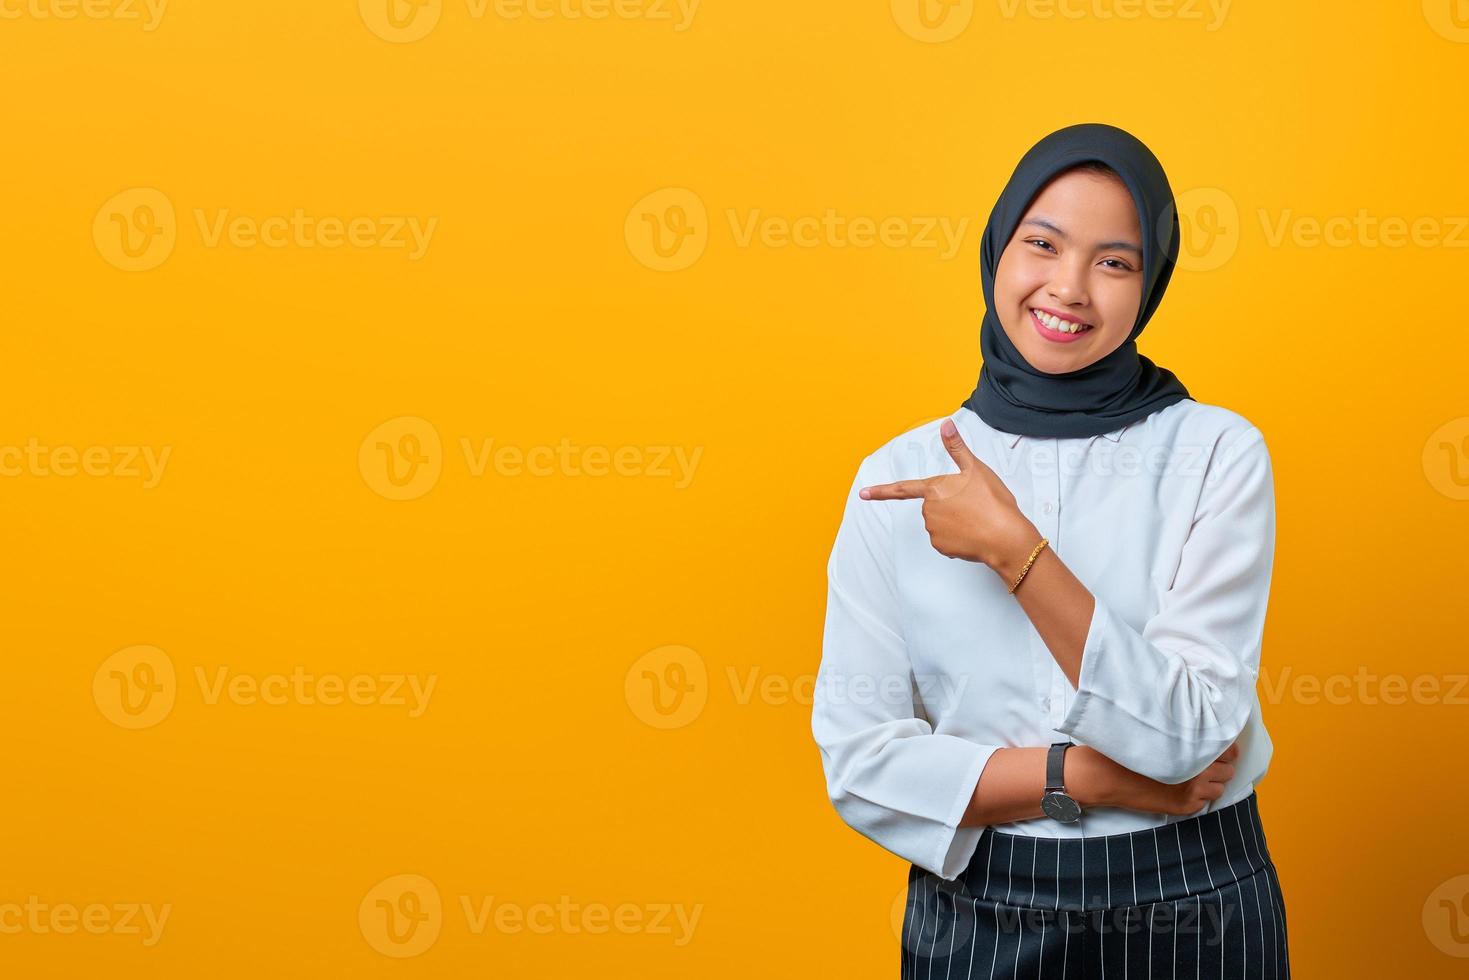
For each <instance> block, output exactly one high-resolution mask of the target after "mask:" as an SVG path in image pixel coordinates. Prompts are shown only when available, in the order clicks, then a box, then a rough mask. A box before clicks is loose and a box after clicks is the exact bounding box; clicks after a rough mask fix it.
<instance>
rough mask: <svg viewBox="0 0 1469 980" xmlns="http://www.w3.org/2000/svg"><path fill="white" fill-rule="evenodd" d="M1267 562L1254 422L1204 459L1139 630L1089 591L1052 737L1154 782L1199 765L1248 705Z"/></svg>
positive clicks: (1224, 743) (1271, 507) (1269, 533)
mask: <svg viewBox="0 0 1469 980" xmlns="http://www.w3.org/2000/svg"><path fill="white" fill-rule="evenodd" d="M1274 556H1275V488H1274V477H1273V474H1272V469H1271V462H1270V454H1269V451H1268V449H1267V448H1266V445H1265V440H1264V436H1263V435H1261V433H1260V431H1259V429H1258V428H1255V427H1253V426H1251V427H1250V428H1249V429H1248V430H1247V431H1246V432H1244V433H1243V434H1242V435H1240V436H1237V437H1235V439H1233V440H1232V441H1231V442H1230V444H1229V446H1228V447H1227V448H1225V449H1224V450H1222V451H1216V454H1215V458H1214V459H1212V460H1211V462H1210V466H1209V470H1208V471H1207V472H1206V474H1205V478H1204V487H1203V490H1202V491H1201V493H1200V495H1199V504H1198V506H1197V509H1196V511H1195V516H1194V522H1193V525H1192V527H1191V528H1190V530H1189V534H1188V537H1187V539H1186V540H1185V542H1184V546H1183V554H1182V558H1181V560H1180V564H1179V566H1178V570H1177V573H1176V575H1175V576H1174V580H1173V583H1172V585H1171V586H1170V587H1169V589H1168V591H1167V592H1166V593H1165V594H1164V595H1163V599H1162V604H1161V608H1160V609H1159V611H1158V613H1157V614H1156V615H1155V616H1153V617H1152V618H1151V619H1149V620H1148V621H1147V622H1146V623H1145V624H1144V625H1143V628H1142V631H1141V632H1138V631H1137V630H1135V629H1133V628H1132V627H1131V626H1130V625H1128V624H1127V623H1126V622H1124V621H1123V620H1122V618H1121V617H1120V616H1119V615H1118V614H1117V613H1116V611H1115V610H1114V609H1112V608H1111V606H1109V605H1108V603H1107V602H1106V601H1105V600H1104V599H1103V598H1102V597H1101V596H1100V595H1095V592H1094V597H1095V599H1096V608H1095V610H1094V612H1093V614H1092V619H1091V623H1090V626H1089V628H1088V631H1087V636H1086V642H1085V645H1084V647H1083V649H1082V660H1081V673H1080V675H1079V677H1078V681H1079V683H1078V685H1077V691H1076V700H1075V702H1074V703H1073V704H1072V706H1071V710H1070V711H1068V712H1067V714H1066V717H1065V718H1064V719H1063V720H1062V721H1061V724H1060V725H1059V726H1057V727H1058V730H1059V731H1062V732H1064V733H1066V734H1068V735H1070V736H1072V738H1073V739H1074V740H1075V741H1076V742H1078V743H1081V744H1084V745H1089V746H1091V747H1092V748H1095V749H1096V750H1097V751H1099V752H1101V753H1102V754H1103V755H1105V756H1107V757H1108V758H1110V759H1112V760H1114V761H1115V762H1118V763H1120V764H1121V765H1123V766H1126V767H1127V768H1129V769H1131V770H1133V771H1134V772H1139V773H1142V774H1143V775H1145V776H1149V777H1151V778H1153V779H1156V780H1158V781H1160V782H1164V783H1170V784H1177V783H1182V782H1185V781H1187V780H1189V779H1192V778H1193V777H1194V776H1196V775H1198V774H1199V773H1200V772H1203V771H1204V770H1205V769H1206V768H1208V766H1209V764H1210V763H1212V762H1213V761H1214V760H1215V759H1216V758H1218V756H1219V755H1220V754H1221V753H1223V752H1224V750H1225V749H1227V748H1229V746H1230V745H1231V744H1233V742H1234V741H1235V739H1237V738H1238V737H1239V735H1240V733H1241V732H1242V731H1243V730H1244V727H1245V724H1246V722H1248V721H1249V717H1250V712H1251V711H1252V710H1253V709H1254V704H1255V681H1256V678H1257V677H1258V675H1259V672H1260V645H1261V638H1262V636H1263V634H1264V630H1265V608H1266V604H1267V601H1268V599H1269V593H1270V577H1271V571H1272V566H1273V563H1274Z"/></svg>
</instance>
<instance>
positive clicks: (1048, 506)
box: [1041, 500, 1055, 514]
mask: <svg viewBox="0 0 1469 980" xmlns="http://www.w3.org/2000/svg"><path fill="white" fill-rule="evenodd" d="M1054 509H1055V508H1054V507H1053V506H1052V505H1051V502H1050V501H1049V500H1047V501H1046V502H1045V503H1043V504H1041V512H1042V513H1045V514H1049V513H1050V512H1051V511H1052V510H1054Z"/></svg>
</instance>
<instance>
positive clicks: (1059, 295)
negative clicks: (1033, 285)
mask: <svg viewBox="0 0 1469 980" xmlns="http://www.w3.org/2000/svg"><path fill="white" fill-rule="evenodd" d="M1087 271H1088V267H1087V265H1086V259H1085V257H1084V256H1081V255H1075V254H1073V255H1071V256H1069V257H1068V258H1067V259H1066V261H1064V262H1060V263H1058V264H1057V268H1056V274H1055V275H1054V276H1052V277H1051V287H1050V288H1051V295H1052V296H1054V297H1056V301H1057V302H1058V303H1062V304H1065V305H1067V306H1085V305H1086V304H1087V299H1088V297H1087V292H1086V277H1087Z"/></svg>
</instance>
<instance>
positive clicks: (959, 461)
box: [859, 419, 1040, 571]
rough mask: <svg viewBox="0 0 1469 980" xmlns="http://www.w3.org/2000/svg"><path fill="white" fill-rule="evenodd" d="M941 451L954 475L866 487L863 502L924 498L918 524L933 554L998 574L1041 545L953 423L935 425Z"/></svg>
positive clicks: (1010, 495)
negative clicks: (945, 453) (954, 467)
mask: <svg viewBox="0 0 1469 980" xmlns="http://www.w3.org/2000/svg"><path fill="white" fill-rule="evenodd" d="M939 432H940V434H941V435H942V436H943V440H944V447H945V448H946V449H947V450H948V452H949V456H950V457H952V458H953V460H954V463H955V464H956V465H957V466H958V467H959V472H958V473H946V474H941V475H939V476H930V477H927V478H925V479H921V480H899V481H898V482H896V483H883V484H879V485H878V486H874V487H865V488H863V490H862V491H861V493H860V494H859V496H861V498H862V499H863V500H914V499H917V498H922V499H923V524H924V526H925V527H926V528H927V529H928V537H929V540H930V541H931V542H932V543H933V547H934V550H935V551H937V552H938V553H939V554H941V555H946V556H947V557H949V558H963V559H965V560H966V561H976V562H983V563H984V564H986V565H989V566H990V567H991V568H994V569H995V570H996V571H999V570H1000V568H1001V565H1002V563H1003V565H1004V567H1008V566H1009V564H1011V563H1013V562H1015V561H1016V560H1017V559H1016V555H1017V553H1018V554H1019V559H1018V560H1019V561H1024V558H1025V556H1026V555H1027V554H1029V552H1030V549H1031V548H1033V547H1034V546H1035V544H1036V542H1038V541H1039V540H1040V533H1039V532H1038V531H1037V530H1036V528H1035V525H1034V524H1032V523H1031V522H1030V520H1029V519H1027V518H1026V516H1025V515H1024V514H1022V513H1021V512H1020V507H1019V506H1018V505H1017V504H1016V502H1015V495H1014V494H1013V493H1011V492H1010V489H1009V487H1007V486H1005V484H1004V481H1002V480H1001V479H1000V478H999V476H997V475H996V474H995V471H994V470H992V469H990V468H989V467H988V466H986V465H985V464H984V462H983V461H982V460H981V459H980V458H979V457H978V456H975V455H974V453H973V452H971V451H970V449H969V447H968V446H967V445H965V443H964V439H963V437H962V436H960V434H959V429H958V427H957V426H955V425H954V422H953V420H952V419H944V421H943V424H942V425H940V426H939Z"/></svg>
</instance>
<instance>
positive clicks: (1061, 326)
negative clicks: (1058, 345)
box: [1031, 310, 1087, 333]
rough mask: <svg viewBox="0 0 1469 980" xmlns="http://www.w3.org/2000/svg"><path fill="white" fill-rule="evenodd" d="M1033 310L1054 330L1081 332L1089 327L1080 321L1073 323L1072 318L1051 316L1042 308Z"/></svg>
mask: <svg viewBox="0 0 1469 980" xmlns="http://www.w3.org/2000/svg"><path fill="white" fill-rule="evenodd" d="M1031 312H1033V313H1034V314H1035V315H1036V317H1037V318H1038V319H1039V320H1040V321H1041V322H1042V323H1044V324H1045V325H1046V326H1048V327H1050V328H1051V329H1052V330H1058V331H1060V332H1061V333H1081V331H1083V330H1085V329H1087V328H1086V327H1084V326H1082V325H1081V324H1080V323H1072V322H1071V321H1070V320H1063V319H1061V318H1060V317H1058V316H1051V314H1049V313H1046V312H1044V311H1042V310H1032V311H1031Z"/></svg>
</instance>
